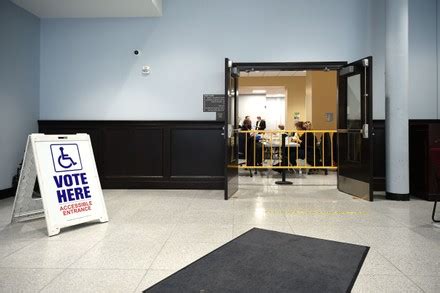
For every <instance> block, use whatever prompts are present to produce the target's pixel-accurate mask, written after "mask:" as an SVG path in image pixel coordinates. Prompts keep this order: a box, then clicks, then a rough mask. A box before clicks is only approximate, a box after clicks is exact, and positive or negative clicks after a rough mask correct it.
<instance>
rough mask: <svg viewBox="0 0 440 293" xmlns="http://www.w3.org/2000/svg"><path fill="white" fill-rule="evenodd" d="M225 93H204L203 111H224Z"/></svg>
mask: <svg viewBox="0 0 440 293" xmlns="http://www.w3.org/2000/svg"><path fill="white" fill-rule="evenodd" d="M224 111H225V96H224V95H203V112H224Z"/></svg>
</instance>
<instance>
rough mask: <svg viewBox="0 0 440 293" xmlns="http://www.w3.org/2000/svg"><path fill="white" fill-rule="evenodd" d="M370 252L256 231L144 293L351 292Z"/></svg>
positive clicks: (273, 232) (253, 230)
mask: <svg viewBox="0 0 440 293" xmlns="http://www.w3.org/2000/svg"><path fill="white" fill-rule="evenodd" d="M368 250H369V247H366V246H359V245H354V244H349V243H342V242H335V241H328V240H322V239H317V238H310V237H304V236H299V235H291V234H286V233H280V232H275V231H269V230H262V229H256V228H254V229H252V230H250V231H248V232H246V233H244V234H243V235H241V236H240V237H238V238H235V239H234V240H232V241H230V242H228V243H226V244H225V245H223V246H222V247H220V248H218V249H216V250H214V251H213V252H211V253H209V254H207V255H206V256H204V257H202V258H201V259H199V260H197V261H195V262H193V263H192V264H190V265H188V266H187V267H185V268H183V269H181V270H180V271H178V272H176V273H174V274H173V275H171V276H169V277H168V278H166V279H164V280H162V281H161V282H159V283H157V284H156V285H154V286H152V287H150V288H149V289H147V290H145V291H144V292H150V293H151V292H161V293H164V292H165V293H166V292H179V293H181V292H197V293H198V292H203V293H210V292H350V291H351V288H352V287H353V285H354V282H355V281H356V278H357V276H358V274H359V271H360V269H361V267H362V264H363V262H364V260H365V257H366V256H367V253H368Z"/></svg>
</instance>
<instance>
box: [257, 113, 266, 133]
mask: <svg viewBox="0 0 440 293" xmlns="http://www.w3.org/2000/svg"><path fill="white" fill-rule="evenodd" d="M265 129H266V121H265V120H264V119H261V116H257V123H256V124H255V130H265Z"/></svg>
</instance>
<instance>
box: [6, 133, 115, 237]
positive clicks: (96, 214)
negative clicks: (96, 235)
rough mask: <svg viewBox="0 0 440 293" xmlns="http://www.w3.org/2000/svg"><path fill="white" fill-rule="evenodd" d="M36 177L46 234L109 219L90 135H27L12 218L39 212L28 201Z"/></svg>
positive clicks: (14, 219)
mask: <svg viewBox="0 0 440 293" xmlns="http://www.w3.org/2000/svg"><path fill="white" fill-rule="evenodd" d="M35 177H37V178H38V184H39V187H40V193H41V201H42V205H43V209H44V215H45V217H46V223H47V231H48V234H49V236H52V235H56V234H58V233H59V232H60V229H61V228H64V227H69V226H73V225H78V224H81V223H85V222H89V221H96V220H98V221H100V222H107V221H108V216H107V210H106V207H105V202H104V197H103V194H102V189H101V184H100V182H99V177H98V172H97V169H96V163H95V159H94V156H93V150H92V145H91V143H90V137H89V135H87V134H76V135H44V134H32V135H30V136H29V139H28V143H27V146H26V153H25V158H24V161H23V166H22V172H21V174H20V180H19V184H18V189H17V194H16V197H15V202H14V211H13V216H12V221H17V219H19V218H20V217H24V216H32V215H33V214H35V213H38V212H41V211H38V210H36V209H35V203H33V204H31V203H32V199H31V197H32V193H33V184H34V182H35ZM29 205H32V206H33V207H29ZM32 209H33V210H32Z"/></svg>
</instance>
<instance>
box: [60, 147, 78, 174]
mask: <svg viewBox="0 0 440 293" xmlns="http://www.w3.org/2000/svg"><path fill="white" fill-rule="evenodd" d="M60 151H61V155H60V156H59V157H58V164H59V165H60V166H61V167H63V168H64V169H69V168H70V167H72V166H75V165H76V164H77V163H76V162H75V161H74V160H73V159H72V158H71V157H70V156H69V155H66V154H64V148H63V147H60Z"/></svg>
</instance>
